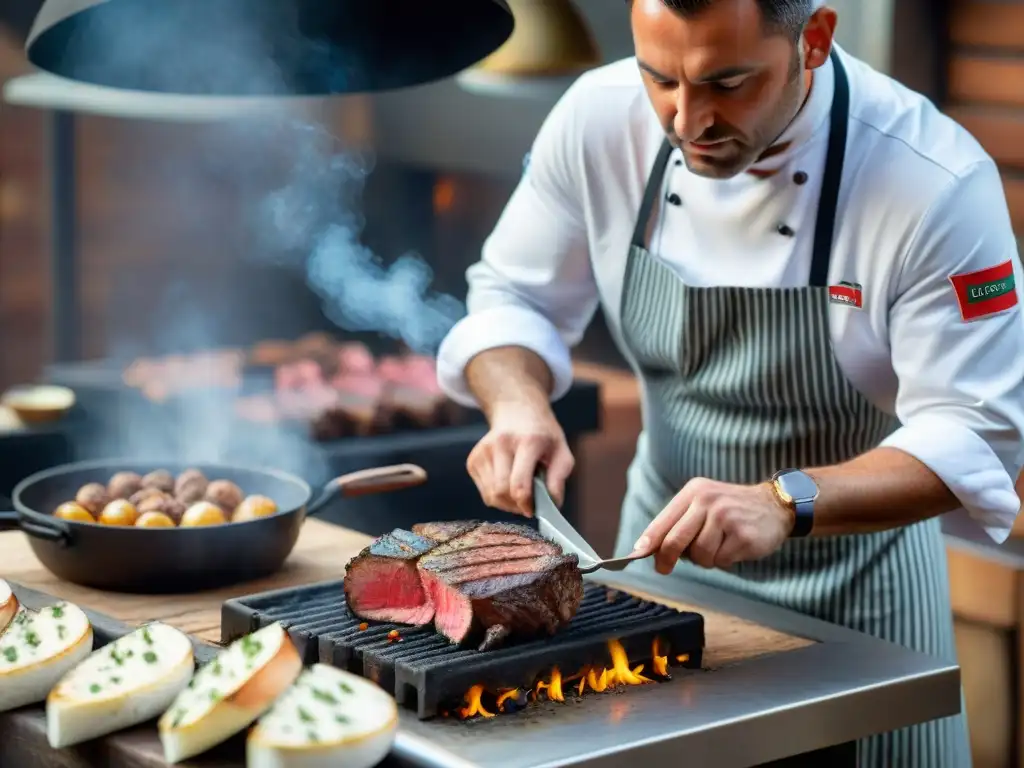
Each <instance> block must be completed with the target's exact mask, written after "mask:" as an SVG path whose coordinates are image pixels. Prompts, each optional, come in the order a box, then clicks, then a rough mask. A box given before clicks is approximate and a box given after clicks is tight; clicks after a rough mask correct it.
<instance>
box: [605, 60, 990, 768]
mask: <svg viewBox="0 0 1024 768" xmlns="http://www.w3.org/2000/svg"><path fill="white" fill-rule="evenodd" d="M832 60H833V63H834V66H835V70H836V96H835V100H834V102H833V106H832V117H831V130H830V136H829V147H828V159H827V161H826V168H825V176H824V181H823V185H822V192H821V200H820V201H819V207H818V216H817V222H816V225H815V226H816V230H815V238H814V253H813V258H812V266H811V271H810V276H809V280H808V285H807V286H806V287H798V288H779V289H773V288H739V287H714V288H695V287H690V286H687V285H685V284H684V283H683V282H682V280H681V279H680V278H679V276H678V275H677V274H676V273H675V272H673V271H672V270H671V269H670V268H669V267H668V266H666V265H665V264H664V263H662V262H661V261H659V260H657V259H656V258H654V257H653V256H652V255H651V254H650V253H649V252H648V250H647V248H646V245H645V243H646V239H647V229H648V223H649V220H650V218H651V212H652V210H653V208H654V204H655V201H656V200H657V199H658V197H659V196H660V192H661V183H662V180H663V178H664V169H665V165H666V164H667V162H668V160H669V155H670V153H671V150H672V148H671V146H670V145H668V144H667V143H666V144H665V146H664V147H663V148H662V150H661V152H660V154H659V155H658V158H657V160H656V161H655V166H654V169H653V171H652V174H651V177H650V179H649V180H648V183H647V189H646V192H645V194H644V201H643V204H642V206H641V209H640V215H639V217H638V220H637V224H636V231H635V232H634V235H633V241H632V244H631V247H630V252H629V257H628V258H629V261H628V265H627V269H626V282H625V286H624V290H623V300H622V307H621V315H622V341H623V342H624V344H625V346H626V350H627V351H628V352H629V356H630V357H631V358H632V359H633V361H634V365H635V366H636V370H637V373H638V375H639V376H640V378H641V380H642V383H643V389H644V394H645V397H644V409H645V413H644V430H643V432H642V434H641V436H640V439H639V442H638V445H637V453H636V456H635V458H634V460H633V462H632V464H631V466H630V469H629V476H628V490H627V493H626V498H625V501H624V505H623V510H622V522H621V527H620V531H619V538H618V542H617V544H616V550H617V552H618V553H619V554H626V553H628V552H629V551H631V550H632V548H633V543H634V542H635V541H636V540H637V538H639V536H640V534H641V533H642V532H643V530H644V529H645V528H646V526H647V525H648V524H649V523H650V522H651V520H652V519H653V518H654V517H655V516H656V515H657V514H658V513H659V512H660V511H661V510H662V508H663V507H664V506H665V504H666V503H667V502H668V501H669V500H670V499H671V498H672V497H673V496H674V495H675V493H677V492H678V491H679V490H680V489H681V488H682V487H683V486H684V485H685V484H686V482H687V481H688V480H690V479H691V478H694V477H707V478H712V479H714V480H719V481H723V482H731V483H759V482H763V481H765V480H767V479H769V478H770V477H771V476H772V474H773V473H774V472H776V471H777V470H779V469H782V468H785V467H813V466H822V465H831V464H838V463H841V462H844V461H848V460H850V459H852V458H854V457H855V456H858V455H859V454H862V453H864V452H866V451H869V450H871V449H873V448H875V447H877V446H878V444H879V443H880V442H881V441H882V439H883V438H885V437H886V436H887V435H888V434H889V433H890V432H892V431H893V430H894V429H896V428H897V427H898V426H899V424H898V422H897V420H896V419H895V418H894V417H893V416H891V415H890V414H887V413H884V412H882V411H881V410H879V409H877V408H875V407H874V405H872V404H871V403H870V402H869V401H868V400H867V399H866V398H865V397H864V396H863V395H862V394H861V393H860V392H859V391H857V390H856V389H854V387H853V386H852V385H851V384H850V383H849V381H847V379H846V378H845V377H844V375H843V373H842V371H841V369H840V367H839V365H838V363H837V361H836V359H835V357H834V355H833V352H832V347H831V341H830V336H829V325H828V310H829V294H828V284H827V280H828V266H829V260H830V257H831V250H832V248H831V244H832V234H833V229H834V220H835V211H836V199H837V197H838V191H839V180H840V178H841V176H842V165H843V157H844V153H845V146H846V127H847V120H848V115H849V85H848V81H847V79H846V73H845V71H844V68H843V65H842V64H841V62H840V61H839V59H838V57H836V56H835V55H834V54H833V57H832ZM633 567H643V568H648V569H653V565H652V561H649V560H648V561H644V562H643V563H642V564H640V563H638V564H637V565H635V566H633ZM669 578H678V579H683V580H689V581H692V582H698V583H701V584H706V585H709V586H712V587H717V588H720V589H724V590H729V591H731V592H735V593H739V594H741V595H743V596H745V597H748V598H753V599H755V600H760V601H763V602H767V603H773V604H775V605H779V606H782V607H784V608H787V609H790V610H795V611H799V612H801V613H804V614H809V615H811V616H814V617H816V618H819V619H822V620H825V621H830V622H833V623H836V624H841V625H843V626H846V627H849V628H851V629H854V630H857V631H859V632H864V633H867V634H870V635H874V636H876V637H879V638H883V639H885V640H889V641H891V642H895V643H898V644H900V645H903V646H906V647H909V648H912V649H914V650H917V651H922V652H924V653H928V654H933V655H937V656H940V657H943V658H947V659H951V660H952V659H955V657H956V648H955V644H954V636H953V624H952V613H951V609H950V602H949V588H948V582H947V575H946V555H945V549H944V546H943V541H942V537H941V533H940V527H939V520H938V519H937V518H936V519H931V520H927V521H924V522H921V523H917V524H915V525H910V526H907V527H904V528H899V529H896V530H889V531H884V532H881V533H872V534H862V535H850V536H831V537H818V538H807V539H793V540H790V541H788V542H786V543H785V544H784V545H783V546H782V548H781V549H780V550H778V551H777V552H776V553H775V554H773V555H770V556H769V557H766V558H764V559H763V560H759V561H754V562H746V563H740V564H738V565H736V566H734V567H732V568H729V569H726V570H722V569H704V568H701V567H699V566H696V565H694V564H693V563H691V562H689V561H686V560H682V561H680V563H679V564H678V566H677V567H676V569H675V571H674V572H673V575H672V576H671V577H669ZM808 674H812V672H811V671H810V670H808ZM857 753H858V765H859V766H861V768H969V766H970V765H971V757H970V749H969V744H968V739H967V732H966V718H965V717H964V716H963V715H960V716H956V717H951V718H945V719H942V720H937V721H933V722H929V723H925V724H923V725H919V726H915V727H912V728H908V729H904V730H900V731H896V732H892V733H888V734H884V735H879V736H874V737H871V738H869V739H866V740H864V741H862V742H861V743H859V744H858V749H857Z"/></svg>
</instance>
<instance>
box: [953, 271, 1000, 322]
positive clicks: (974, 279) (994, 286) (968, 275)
mask: <svg viewBox="0 0 1024 768" xmlns="http://www.w3.org/2000/svg"><path fill="white" fill-rule="evenodd" d="M949 282H950V283H952V285H953V291H954V293H956V301H957V304H959V305H960V317H962V318H963V319H964V321H965V322H966V321H969V320H977V319H978V318H981V317H988V316H989V315H995V314H998V313H1000V312H1005V311H1006V310H1008V309H1012V308H1013V307H1015V306H1017V284H1016V280H1015V278H1014V274H1013V262H1012V261H1009V260H1007V261H1004V262H1003V263H1002V264H997V265H996V266H994V267H989V268H988V269H979V270H978V271H977V272H965V273H963V274H960V275H952V276H950V278H949Z"/></svg>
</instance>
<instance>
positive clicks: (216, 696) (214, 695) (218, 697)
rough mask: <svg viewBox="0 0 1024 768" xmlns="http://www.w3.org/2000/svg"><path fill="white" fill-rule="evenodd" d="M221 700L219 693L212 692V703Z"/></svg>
mask: <svg viewBox="0 0 1024 768" xmlns="http://www.w3.org/2000/svg"><path fill="white" fill-rule="evenodd" d="M220 699H221V695H220V694H219V693H218V692H217V691H210V701H212V702H218V701H220Z"/></svg>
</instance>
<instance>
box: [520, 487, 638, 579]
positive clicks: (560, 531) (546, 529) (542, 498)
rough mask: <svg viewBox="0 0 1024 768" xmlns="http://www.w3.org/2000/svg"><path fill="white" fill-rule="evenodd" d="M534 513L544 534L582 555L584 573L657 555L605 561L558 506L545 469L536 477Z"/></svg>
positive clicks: (568, 549)
mask: <svg viewBox="0 0 1024 768" xmlns="http://www.w3.org/2000/svg"><path fill="white" fill-rule="evenodd" d="M533 513H534V515H535V516H536V518H537V523H538V525H539V527H540V532H541V535H542V536H546V537H548V538H549V539H551V540H552V541H555V542H557V543H558V545H559V546H561V547H562V549H563V550H565V552H566V553H567V554H575V555H576V557H577V558H579V561H580V572H581V573H593V572H594V571H600V570H605V571H621V570H623V569H624V568H625V567H626V566H627V565H629V564H630V563H632V562H633V561H634V560H643V559H644V558H645V557H650V556H651V555H653V554H654V553H653V552H634V553H633V554H630V555H627V556H626V557H615V558H611V559H608V560H602V559H601V557H600V556H599V555H598V554H597V552H595V551H594V548H593V547H591V546H590V545H589V544H587V542H586V540H585V539H584V538H583V537H582V536H580V534H579V532H578V531H577V530H576V529H575V528H573V527H572V525H571V524H570V523H569V521H568V520H566V519H565V516H564V515H562V513H561V512H560V511H559V509H558V507H557V506H555V501H554V499H552V498H551V494H550V493H548V486H547V482H546V478H545V476H544V472H543V470H538V472H537V474H536V475H534V478H533Z"/></svg>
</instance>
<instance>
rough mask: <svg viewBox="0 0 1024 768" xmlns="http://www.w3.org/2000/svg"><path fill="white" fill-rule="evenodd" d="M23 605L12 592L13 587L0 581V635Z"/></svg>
mask: <svg viewBox="0 0 1024 768" xmlns="http://www.w3.org/2000/svg"><path fill="white" fill-rule="evenodd" d="M20 607H21V605H20V604H19V603H18V598H17V597H15V595H14V592H13V591H12V590H11V585H10V584H8V583H7V582H6V581H4V580H3V579H0V635H2V634H3V632H4V630H5V629H7V626H8V625H9V624H10V623H11V619H13V618H14V616H15V614H16V613H17V612H18V609H19V608H20Z"/></svg>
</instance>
